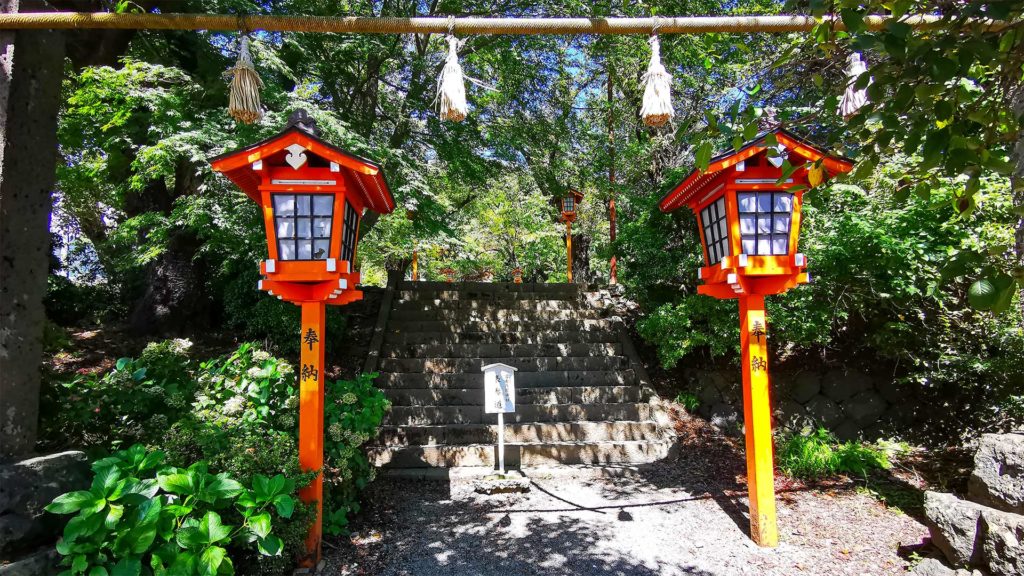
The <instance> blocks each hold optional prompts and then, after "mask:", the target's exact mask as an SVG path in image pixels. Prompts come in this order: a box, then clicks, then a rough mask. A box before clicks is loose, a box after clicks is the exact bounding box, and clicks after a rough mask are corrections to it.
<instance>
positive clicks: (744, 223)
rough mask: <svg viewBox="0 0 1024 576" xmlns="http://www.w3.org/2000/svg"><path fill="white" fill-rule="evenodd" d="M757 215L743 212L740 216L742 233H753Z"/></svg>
mask: <svg viewBox="0 0 1024 576" xmlns="http://www.w3.org/2000/svg"><path fill="white" fill-rule="evenodd" d="M756 222H757V216H754V215H753V214H743V215H741V216H740V234H753V233H754V227H755V223H756Z"/></svg>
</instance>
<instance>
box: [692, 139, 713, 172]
mask: <svg viewBox="0 0 1024 576" xmlns="http://www.w3.org/2000/svg"><path fill="white" fill-rule="evenodd" d="M694 159H695V161H696V162H697V169H698V170H700V171H702V172H703V171H704V170H707V169H708V165H709V164H710V163H711V142H707V141H704V142H701V143H700V146H698V147H697V151H696V152H695V153H694Z"/></svg>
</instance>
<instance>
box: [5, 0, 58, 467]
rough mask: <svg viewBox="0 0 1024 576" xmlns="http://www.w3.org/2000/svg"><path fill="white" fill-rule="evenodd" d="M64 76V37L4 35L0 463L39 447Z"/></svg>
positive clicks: (11, 8) (13, 6)
mask: <svg viewBox="0 0 1024 576" xmlns="http://www.w3.org/2000/svg"><path fill="white" fill-rule="evenodd" d="M11 12H17V2H13V1H8V0H0V13H11ZM63 76H64V35H63V33H61V32H53V31H42V30H40V31H29V30H23V31H18V32H2V33H0V460H3V459H6V458H10V457H13V456H16V455H20V454H25V453H29V452H31V451H32V450H33V448H34V447H35V443H36V433H37V430H38V420H39V366H40V364H41V362H42V354H43V344H42V335H43V322H44V320H45V311H44V308H43V297H44V296H45V294H46V276H47V272H48V266H49V255H50V235H49V222H50V208H51V202H52V200H51V196H50V194H51V192H52V189H53V182H54V176H55V168H56V160H57V113H58V111H59V109H60V88H61V81H62V79H63Z"/></svg>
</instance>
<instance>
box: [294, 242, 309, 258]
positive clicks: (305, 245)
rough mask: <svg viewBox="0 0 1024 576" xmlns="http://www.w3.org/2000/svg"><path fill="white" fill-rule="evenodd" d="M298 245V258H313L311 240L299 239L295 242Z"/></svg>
mask: <svg viewBox="0 0 1024 576" xmlns="http://www.w3.org/2000/svg"><path fill="white" fill-rule="evenodd" d="M297 244H298V247H299V260H312V259H313V246H312V240H299V241H298V242H297Z"/></svg>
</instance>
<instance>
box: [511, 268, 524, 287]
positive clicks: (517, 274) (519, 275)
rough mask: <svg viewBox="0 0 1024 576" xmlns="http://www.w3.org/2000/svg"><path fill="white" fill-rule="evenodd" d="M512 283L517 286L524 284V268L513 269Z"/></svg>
mask: <svg viewBox="0 0 1024 576" xmlns="http://www.w3.org/2000/svg"><path fill="white" fill-rule="evenodd" d="M512 282H513V283H515V284H522V283H523V268H522V266H516V267H515V268H513V269H512Z"/></svg>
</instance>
